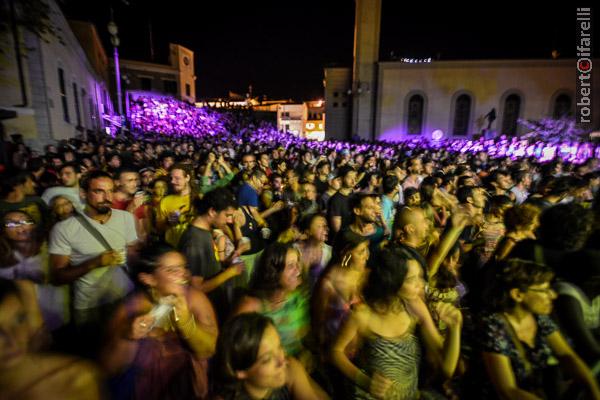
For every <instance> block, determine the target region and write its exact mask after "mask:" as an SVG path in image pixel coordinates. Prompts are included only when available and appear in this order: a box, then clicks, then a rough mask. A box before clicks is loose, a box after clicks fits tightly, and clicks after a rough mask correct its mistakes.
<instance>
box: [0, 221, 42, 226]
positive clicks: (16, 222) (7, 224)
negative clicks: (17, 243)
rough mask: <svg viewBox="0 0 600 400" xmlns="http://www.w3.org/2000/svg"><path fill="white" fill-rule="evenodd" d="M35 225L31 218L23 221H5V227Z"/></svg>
mask: <svg viewBox="0 0 600 400" xmlns="http://www.w3.org/2000/svg"><path fill="white" fill-rule="evenodd" d="M28 225H35V222H33V221H31V220H23V221H8V222H5V223H4V227H5V228H18V227H19V226H28Z"/></svg>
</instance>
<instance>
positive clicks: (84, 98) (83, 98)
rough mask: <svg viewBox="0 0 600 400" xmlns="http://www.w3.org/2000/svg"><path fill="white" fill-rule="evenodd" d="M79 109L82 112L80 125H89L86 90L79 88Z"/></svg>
mask: <svg viewBox="0 0 600 400" xmlns="http://www.w3.org/2000/svg"><path fill="white" fill-rule="evenodd" d="M81 111H82V113H83V120H82V122H83V123H82V127H83V128H85V127H89V126H90V124H89V119H88V118H89V111H88V110H87V92H86V91H85V89H81Z"/></svg>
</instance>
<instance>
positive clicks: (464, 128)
mask: <svg viewBox="0 0 600 400" xmlns="http://www.w3.org/2000/svg"><path fill="white" fill-rule="evenodd" d="M595 85H596V86H595V91H597V90H598V89H599V88H598V87H597V85H598V80H595ZM575 90H576V69H575V60H497V61H496V60H494V61H491V60H490V61H438V62H436V61H434V62H431V63H424V64H410V63H404V62H380V63H379V67H378V89H377V100H376V107H375V126H374V130H375V138H377V139H379V140H399V139H410V138H411V137H418V136H425V137H429V138H430V137H431V134H432V132H434V131H438V132H437V133H438V134H439V131H441V132H443V135H444V137H468V136H472V135H474V134H481V133H482V132H483V131H484V129H487V128H488V126H489V127H490V130H491V131H493V132H495V133H497V134H505V135H509V136H514V135H519V134H522V133H525V132H524V131H523V127H522V126H521V125H520V124H518V123H517V121H518V119H532V120H538V119H540V118H544V117H556V118H559V117H564V116H574V112H575ZM492 110H494V111H493V113H494V114H495V116H496V118H495V120H493V121H492V122H491V126H490V125H489V123H490V118H489V116H490V113H491V112H492Z"/></svg>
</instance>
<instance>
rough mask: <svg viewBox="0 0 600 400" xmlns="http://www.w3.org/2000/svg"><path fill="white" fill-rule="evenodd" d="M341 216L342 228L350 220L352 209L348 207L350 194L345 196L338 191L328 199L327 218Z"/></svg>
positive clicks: (348, 223)
mask: <svg viewBox="0 0 600 400" xmlns="http://www.w3.org/2000/svg"><path fill="white" fill-rule="evenodd" d="M332 217H342V226H341V228H340V230H342V229H344V228H345V227H347V226H348V225H350V223H351V222H352V210H351V209H350V196H345V195H343V194H341V193H340V192H337V193H336V194H334V195H333V197H331V199H330V200H329V218H330V219H331V218H332Z"/></svg>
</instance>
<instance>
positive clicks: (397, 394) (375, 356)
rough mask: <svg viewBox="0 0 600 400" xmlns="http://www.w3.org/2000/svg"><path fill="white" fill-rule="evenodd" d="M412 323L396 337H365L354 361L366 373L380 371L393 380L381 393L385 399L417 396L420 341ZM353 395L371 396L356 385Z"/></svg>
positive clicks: (367, 398) (366, 398)
mask: <svg viewBox="0 0 600 400" xmlns="http://www.w3.org/2000/svg"><path fill="white" fill-rule="evenodd" d="M415 325H416V324H414V323H413V324H412V325H411V327H410V328H409V329H408V331H407V332H406V333H405V334H404V335H402V336H400V337H398V338H386V337H382V336H375V337H373V338H370V339H366V340H365V342H364V344H363V346H362V348H361V349H360V352H359V355H358V357H357V364H358V366H359V368H361V369H362V370H363V371H364V372H365V373H366V374H367V375H369V376H371V377H372V376H373V374H374V373H378V374H380V375H383V376H384V377H386V378H388V379H390V380H392V381H393V384H392V386H391V387H390V388H389V390H388V391H387V392H386V394H385V398H386V399H395V400H409V399H417V398H418V397H419V391H418V383H419V363H420V360H421V345H420V341H419V338H418V337H417V336H415V335H414V328H415ZM353 398H354V399H361V400H374V398H373V397H372V396H371V395H370V394H369V393H367V392H365V391H364V390H362V389H361V388H360V387H358V386H356V389H355V394H354V397H353Z"/></svg>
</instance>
